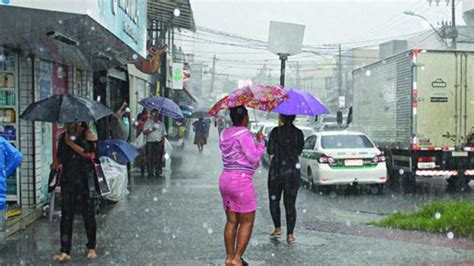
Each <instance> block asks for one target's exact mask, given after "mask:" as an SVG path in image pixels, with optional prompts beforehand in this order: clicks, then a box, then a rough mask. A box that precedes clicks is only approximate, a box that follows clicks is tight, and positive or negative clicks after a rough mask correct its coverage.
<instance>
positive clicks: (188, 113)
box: [181, 109, 193, 117]
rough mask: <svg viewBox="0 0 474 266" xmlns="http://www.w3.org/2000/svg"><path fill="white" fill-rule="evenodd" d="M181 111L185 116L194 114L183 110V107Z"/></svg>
mask: <svg viewBox="0 0 474 266" xmlns="http://www.w3.org/2000/svg"><path fill="white" fill-rule="evenodd" d="M181 112H182V113H183V115H184V117H191V116H192V115H193V113H192V112H190V111H186V110H183V109H181Z"/></svg>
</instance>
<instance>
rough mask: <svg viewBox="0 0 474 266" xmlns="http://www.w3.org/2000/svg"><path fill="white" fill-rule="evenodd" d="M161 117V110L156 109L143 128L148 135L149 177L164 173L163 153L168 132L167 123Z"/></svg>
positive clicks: (159, 175) (147, 158)
mask: <svg viewBox="0 0 474 266" xmlns="http://www.w3.org/2000/svg"><path fill="white" fill-rule="evenodd" d="M159 119H160V112H159V111H157V110H154V111H153V112H152V113H151V119H148V121H147V122H146V123H145V128H144V130H143V134H145V136H146V164H147V171H148V177H149V178H152V177H154V176H156V177H162V173H163V155H164V153H165V141H166V136H167V133H166V128H165V124H163V123H162V122H161V121H160V120H159Z"/></svg>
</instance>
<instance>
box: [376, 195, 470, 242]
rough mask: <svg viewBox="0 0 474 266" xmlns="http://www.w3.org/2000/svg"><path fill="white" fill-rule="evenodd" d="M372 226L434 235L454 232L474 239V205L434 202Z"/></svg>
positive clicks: (460, 202)
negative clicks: (425, 232) (418, 231)
mask: <svg viewBox="0 0 474 266" xmlns="http://www.w3.org/2000/svg"><path fill="white" fill-rule="evenodd" d="M371 224H373V225H377V226H380V227H389V228H400V229H407V230H420V231H427V232H433V233H447V232H453V233H454V235H455V236H461V237H469V238H472V239H474V203H473V202H468V201H448V202H433V203H430V204H428V205H425V206H423V207H422V208H421V209H420V210H418V211H416V212H413V213H394V214H392V215H389V216H388V217H387V218H385V219H383V220H381V221H379V222H372V223H371Z"/></svg>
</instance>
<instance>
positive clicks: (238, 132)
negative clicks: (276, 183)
mask: <svg viewBox="0 0 474 266" xmlns="http://www.w3.org/2000/svg"><path fill="white" fill-rule="evenodd" d="M230 117H231V119H232V123H233V127H230V128H227V129H224V131H223V132H222V135H221V138H220V149H221V152H222V160H223V162H224V170H223V171H222V174H221V176H220V178H219V190H220V192H221V196H222V201H223V205H224V209H225V212H226V216H227V223H226V225H225V232H224V240H225V247H226V253H227V256H226V260H225V264H226V265H239V264H241V263H244V261H243V259H242V255H243V254H244V252H245V249H246V248H247V244H248V242H249V240H250V237H251V235H252V229H253V224H254V220H255V211H256V209H257V202H256V195H255V188H254V185H253V180H252V179H253V174H254V172H255V170H256V169H257V168H258V166H259V164H260V159H261V157H262V155H263V153H264V152H265V145H264V142H263V141H264V136H263V134H262V133H261V132H259V133H258V134H257V136H256V139H257V143H255V141H254V138H253V135H252V133H250V131H249V130H248V128H247V126H248V123H249V117H248V113H247V109H246V108H245V107H243V106H239V107H234V108H231V109H230Z"/></svg>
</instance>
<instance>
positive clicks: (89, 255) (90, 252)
mask: <svg viewBox="0 0 474 266" xmlns="http://www.w3.org/2000/svg"><path fill="white" fill-rule="evenodd" d="M87 258H88V259H91V260H93V259H97V253H95V249H88V250H87Z"/></svg>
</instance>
